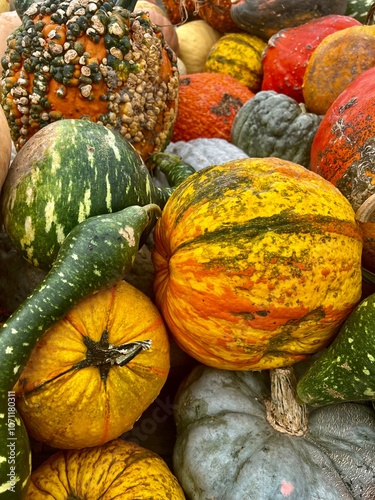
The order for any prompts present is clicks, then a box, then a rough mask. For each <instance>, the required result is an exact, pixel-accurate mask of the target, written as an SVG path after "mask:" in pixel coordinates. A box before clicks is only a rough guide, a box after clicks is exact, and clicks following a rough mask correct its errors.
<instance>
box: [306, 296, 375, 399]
mask: <svg viewBox="0 0 375 500" xmlns="http://www.w3.org/2000/svg"><path fill="white" fill-rule="evenodd" d="M374 325H375V294H372V295H370V296H368V297H366V298H365V299H364V300H363V301H362V302H361V303H360V304H359V305H358V306H357V307H356V308H355V309H354V311H352V313H351V314H350V315H349V317H348V318H347V319H346V321H345V323H344V324H343V326H342V327H341V329H340V331H339V333H338V335H337V337H336V338H335V339H334V341H333V342H332V344H331V345H330V346H329V347H328V348H327V349H325V350H324V351H323V352H322V353H321V355H320V356H319V357H318V358H317V359H315V360H314V361H312V363H311V366H310V367H309V368H308V369H307V371H306V372H305V373H304V375H303V376H302V378H301V379H300V380H299V382H298V385H297V393H298V396H299V398H300V399H301V401H303V402H305V403H307V404H309V405H325V404H329V403H334V402H342V401H367V400H372V399H373V400H375V331H374Z"/></svg>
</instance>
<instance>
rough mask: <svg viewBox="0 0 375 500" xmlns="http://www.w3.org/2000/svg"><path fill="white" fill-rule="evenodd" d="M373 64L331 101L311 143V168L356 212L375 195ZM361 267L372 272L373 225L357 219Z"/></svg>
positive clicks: (374, 253) (374, 264) (371, 221)
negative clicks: (361, 251)
mask: <svg viewBox="0 0 375 500" xmlns="http://www.w3.org/2000/svg"><path fill="white" fill-rule="evenodd" d="M374 114H375V67H374V68H370V69H368V70H367V71H364V72H363V73H362V74H361V75H359V76H358V77H357V78H356V79H355V80H354V81H353V82H352V83H351V84H350V85H348V87H347V88H346V89H345V90H344V92H342V93H341V94H340V95H339V96H338V97H337V99H335V101H334V102H333V104H332V105H331V107H330V108H329V110H328V111H327V113H326V114H325V116H324V117H323V119H322V121H321V123H320V125H319V127H318V129H317V132H316V134H315V137H314V140H313V142H312V146H311V155H310V167H311V170H313V171H314V172H317V173H318V174H319V175H321V176H322V177H324V178H325V179H327V180H328V181H330V182H332V184H334V185H335V186H336V187H337V188H338V189H339V190H340V191H341V192H342V194H343V195H344V196H345V197H346V198H347V199H348V200H349V202H350V204H351V205H352V207H353V209H354V211H355V212H357V211H358V210H359V209H360V207H361V206H363V204H365V203H366V202H367V200H368V199H369V198H370V196H371V195H374V194H375V183H374V178H375V140H374V137H375V120H374ZM359 224H360V227H361V230H362V233H363V237H364V246H363V254H362V262H363V266H364V267H365V268H366V269H368V270H369V271H372V272H375V224H374V217H373V216H371V217H370V218H368V220H367V221H366V222H360V223H359Z"/></svg>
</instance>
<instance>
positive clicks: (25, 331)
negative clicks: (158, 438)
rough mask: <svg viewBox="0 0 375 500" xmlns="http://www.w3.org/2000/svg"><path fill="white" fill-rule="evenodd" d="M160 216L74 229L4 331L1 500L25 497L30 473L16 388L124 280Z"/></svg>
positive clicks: (130, 212) (94, 220)
mask: <svg viewBox="0 0 375 500" xmlns="http://www.w3.org/2000/svg"><path fill="white" fill-rule="evenodd" d="M160 213H161V210H160V208H159V206H157V205H155V204H149V205H145V206H143V207H141V206H131V207H128V208H125V209H123V210H121V211H118V212H114V213H110V214H105V215H98V216H95V217H91V218H88V219H86V220H84V221H83V222H81V223H80V224H78V225H77V226H75V227H74V229H72V231H71V232H70V233H69V234H68V236H67V237H66V239H65V240H64V242H63V244H62V246H61V247H60V250H59V253H58V256H57V259H56V260H55V262H54V264H53V266H52V268H51V269H50V271H49V272H48V274H47V275H46V277H45V279H44V280H43V281H42V282H41V283H40V285H39V286H38V287H37V288H36V289H35V291H34V292H33V293H32V294H31V295H30V296H29V297H28V298H27V299H26V300H25V301H24V302H23V303H22V304H21V306H20V307H19V308H18V309H17V310H16V311H15V312H14V313H13V314H12V315H11V316H10V318H9V319H8V320H7V321H6V323H5V324H4V325H3V327H2V328H1V329H0V366H1V370H0V448H1V453H0V499H3V500H8V499H14V500H21V499H22V498H24V495H25V492H26V488H27V484H28V479H29V476H30V472H31V454H30V447H29V442H28V438H27V433H26V430H25V427H24V424H23V422H22V421H21V419H20V417H19V415H18V413H17V411H16V409H15V404H14V397H13V396H14V395H13V393H12V387H13V386H14V384H15V382H16V381H17V379H18V376H19V374H20V373H21V371H22V369H23V367H24V366H25V364H26V362H27V360H28V358H29V356H30V354H31V352H32V350H33V348H34V346H35V344H36V342H37V341H38V340H39V338H40V337H41V335H42V334H43V333H44V332H45V331H46V330H47V329H48V328H49V327H50V326H51V325H52V324H53V323H54V322H55V321H57V320H58V319H60V318H62V317H63V316H64V315H65V314H66V313H67V312H68V311H69V310H70V309H71V308H72V307H73V306H74V305H76V304H77V303H78V302H79V301H80V300H82V299H83V298H84V297H87V296H89V295H90V294H93V293H95V292H97V291H98V290H100V289H102V288H105V287H107V286H110V285H111V284H113V283H116V282H117V281H119V280H120V279H122V278H123V277H124V276H125V274H126V273H127V272H128V271H129V270H130V269H131V267H132V265H133V263H134V259H135V257H136V254H137V251H138V248H139V244H140V240H141V236H142V233H143V231H145V230H146V229H147V228H148V227H149V224H150V220H153V219H155V220H156V217H158V216H159V215H160ZM155 216H156V217H155Z"/></svg>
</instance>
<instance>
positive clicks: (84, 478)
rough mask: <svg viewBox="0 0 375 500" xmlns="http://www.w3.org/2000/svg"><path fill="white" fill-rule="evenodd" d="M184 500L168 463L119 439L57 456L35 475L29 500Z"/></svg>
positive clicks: (30, 485) (27, 499)
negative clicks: (116, 499) (74, 499)
mask: <svg viewBox="0 0 375 500" xmlns="http://www.w3.org/2000/svg"><path fill="white" fill-rule="evenodd" d="M51 498H59V499H60V500H69V499H73V498H76V499H83V498H84V499H85V500H98V499H99V498H100V500H112V499H114V498H119V499H120V498H121V500H134V499H135V498H136V499H137V500H149V499H150V498H152V499H153V500H166V499H168V498H169V499H173V500H184V499H185V495H184V493H183V491H182V488H181V486H180V485H179V483H178V481H177V479H176V478H175V476H174V475H173V474H172V473H171V471H170V470H169V468H168V466H167V464H166V463H165V462H164V461H163V460H162V459H161V458H160V457H159V455H157V454H156V453H153V452H152V451H150V450H147V449H146V448H143V447H141V446H138V445H136V444H135V443H130V442H126V441H122V440H121V439H116V440H114V441H111V442H109V443H107V444H105V445H102V446H95V447H93V448H85V449H82V450H70V451H58V452H56V453H55V454H54V455H52V456H51V457H50V458H49V459H48V460H47V461H46V462H44V463H43V464H42V465H40V466H39V467H38V468H37V469H36V470H35V471H34V472H33V473H32V475H31V480H30V484H29V487H28V490H27V493H26V497H25V499H26V500H41V499H46V500H47V499H51Z"/></svg>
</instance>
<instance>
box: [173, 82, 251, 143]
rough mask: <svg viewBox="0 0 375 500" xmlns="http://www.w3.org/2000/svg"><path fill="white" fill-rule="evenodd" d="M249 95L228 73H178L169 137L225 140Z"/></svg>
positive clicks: (246, 89) (175, 139)
mask: <svg viewBox="0 0 375 500" xmlns="http://www.w3.org/2000/svg"><path fill="white" fill-rule="evenodd" d="M202 88H204V89H205V91H204V92H202ZM252 97H254V94H253V92H251V90H250V89H248V88H247V87H246V85H243V84H242V83H240V82H239V81H238V80H236V79H235V78H233V77H232V76H230V75H223V74H221V73H208V72H203V73H192V74H188V75H183V76H181V77H180V92H179V102H178V112H177V118H176V122H175V124H174V128H173V134H172V138H171V141H172V142H177V141H190V140H192V139H199V138H213V137H216V138H219V139H225V140H228V141H229V140H230V131H231V128H232V124H233V120H234V118H235V116H236V114H237V113H238V110H239V109H240V108H241V107H242V106H243V105H244V104H245V102H247V101H248V100H249V99H251V98H252Z"/></svg>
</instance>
